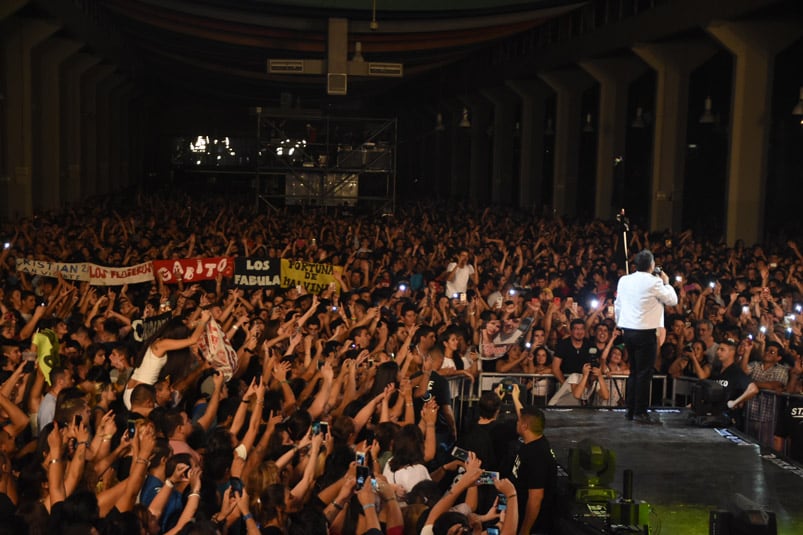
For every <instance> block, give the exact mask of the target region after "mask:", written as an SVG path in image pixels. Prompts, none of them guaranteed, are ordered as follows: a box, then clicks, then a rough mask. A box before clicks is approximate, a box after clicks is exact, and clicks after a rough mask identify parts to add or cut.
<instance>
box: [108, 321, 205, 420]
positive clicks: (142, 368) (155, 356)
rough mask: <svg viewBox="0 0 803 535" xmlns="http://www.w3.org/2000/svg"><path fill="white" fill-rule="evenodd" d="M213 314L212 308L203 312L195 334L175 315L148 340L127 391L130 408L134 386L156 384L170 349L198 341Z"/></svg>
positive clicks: (126, 395)
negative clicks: (210, 310)
mask: <svg viewBox="0 0 803 535" xmlns="http://www.w3.org/2000/svg"><path fill="white" fill-rule="evenodd" d="M210 317H211V316H210V314H209V311H207V310H204V311H203V312H201V317H200V319H199V320H198V323H196V324H195V330H194V331H193V332H192V334H190V333H189V329H188V328H187V326H186V325H185V324H184V321H183V320H182V319H180V318H172V319H170V320H169V321H168V322H167V323H165V324H164V325H163V326H162V327H161V328H160V329H159V330H158V331H157V332H156V333H155V334H154V335H153V336H152V337H151V338H150V340H148V342H147V343H146V344H145V345H144V350H143V351H142V352H140V355H139V356H138V358H137V362H136V366H135V369H134V373H132V374H131V378H130V379H129V380H128V383H127V384H126V387H125V391H124V392H123V402H124V403H125V406H126V407H127V408H129V409H130V408H131V391H132V390H134V387H136V386H137V385H139V384H142V383H145V384H149V385H153V384H155V383H156V381H157V380H158V379H159V374H160V373H161V371H162V368H164V367H165V365H166V364H167V362H168V353H169V352H172V351H178V350H181V349H185V348H188V347H190V346H191V345H193V344H195V343H196V342H198V340H200V339H201V335H202V334H203V332H204V327H205V326H206V324H207V322H209V318H210ZM185 373H186V371H185Z"/></svg>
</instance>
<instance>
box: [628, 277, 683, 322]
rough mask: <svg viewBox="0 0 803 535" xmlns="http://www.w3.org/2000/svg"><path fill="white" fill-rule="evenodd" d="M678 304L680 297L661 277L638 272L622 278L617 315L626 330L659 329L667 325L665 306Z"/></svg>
mask: <svg viewBox="0 0 803 535" xmlns="http://www.w3.org/2000/svg"><path fill="white" fill-rule="evenodd" d="M677 304H678V295H677V294H676V293H675V289H674V288H672V286H670V285H669V284H664V282H663V281H662V280H661V278H660V277H656V276H655V275H651V274H650V273H647V272H646V271H636V272H635V273H631V274H630V275H625V276H624V277H622V278H621V279H619V285H618V286H617V288H616V302H615V303H614V312H615V314H616V325H617V326H618V327H621V328H623V329H657V328H658V327H663V325H664V306H674V305H677Z"/></svg>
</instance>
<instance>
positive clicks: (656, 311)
mask: <svg viewBox="0 0 803 535" xmlns="http://www.w3.org/2000/svg"><path fill="white" fill-rule="evenodd" d="M635 265H636V272H635V273H632V274H630V275H625V276H624V277H622V278H621V279H619V285H618V287H617V290H616V302H615V303H614V312H615V315H616V324H617V326H618V327H619V329H621V330H622V334H623V337H624V342H625V346H626V347H627V351H628V354H629V355H630V376H629V377H628V379H627V394H626V395H627V419H628V420H635V421H636V422H639V423H643V424H660V423H661V422H660V420H658V419H657V418H652V417H650V415H648V414H647V407H648V405H649V402H650V382H651V381H652V373H653V370H654V365H655V357H656V355H657V353H658V341H657V329H658V328H659V327H663V324H664V306H674V305H676V304H677V302H678V296H677V294H676V293H675V289H674V288H672V286H671V285H670V284H669V277H667V275H666V273H664V272H663V271H660V270H656V269H655V259H654V258H653V256H652V253H651V252H650V251H649V250H648V249H644V250H642V251H641V252H639V253H638V254H637V255H636V257H635ZM653 273H655V274H654V275H653Z"/></svg>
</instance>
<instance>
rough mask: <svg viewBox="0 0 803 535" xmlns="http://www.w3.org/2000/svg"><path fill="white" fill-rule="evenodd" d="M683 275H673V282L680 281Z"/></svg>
mask: <svg viewBox="0 0 803 535" xmlns="http://www.w3.org/2000/svg"><path fill="white" fill-rule="evenodd" d="M682 281H683V276H682V275H675V282H682Z"/></svg>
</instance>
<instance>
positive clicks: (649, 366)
mask: <svg viewBox="0 0 803 535" xmlns="http://www.w3.org/2000/svg"><path fill="white" fill-rule="evenodd" d="M622 337H623V338H624V341H625V347H626V348H627V354H628V357H629V359H630V376H628V378H627V412H628V413H629V414H646V413H647V407H649V405H650V384H651V383H652V374H653V371H654V370H655V357H656V355H657V354H658V339H657V337H656V336H655V329H645V330H634V329H624V332H623V333H622Z"/></svg>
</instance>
